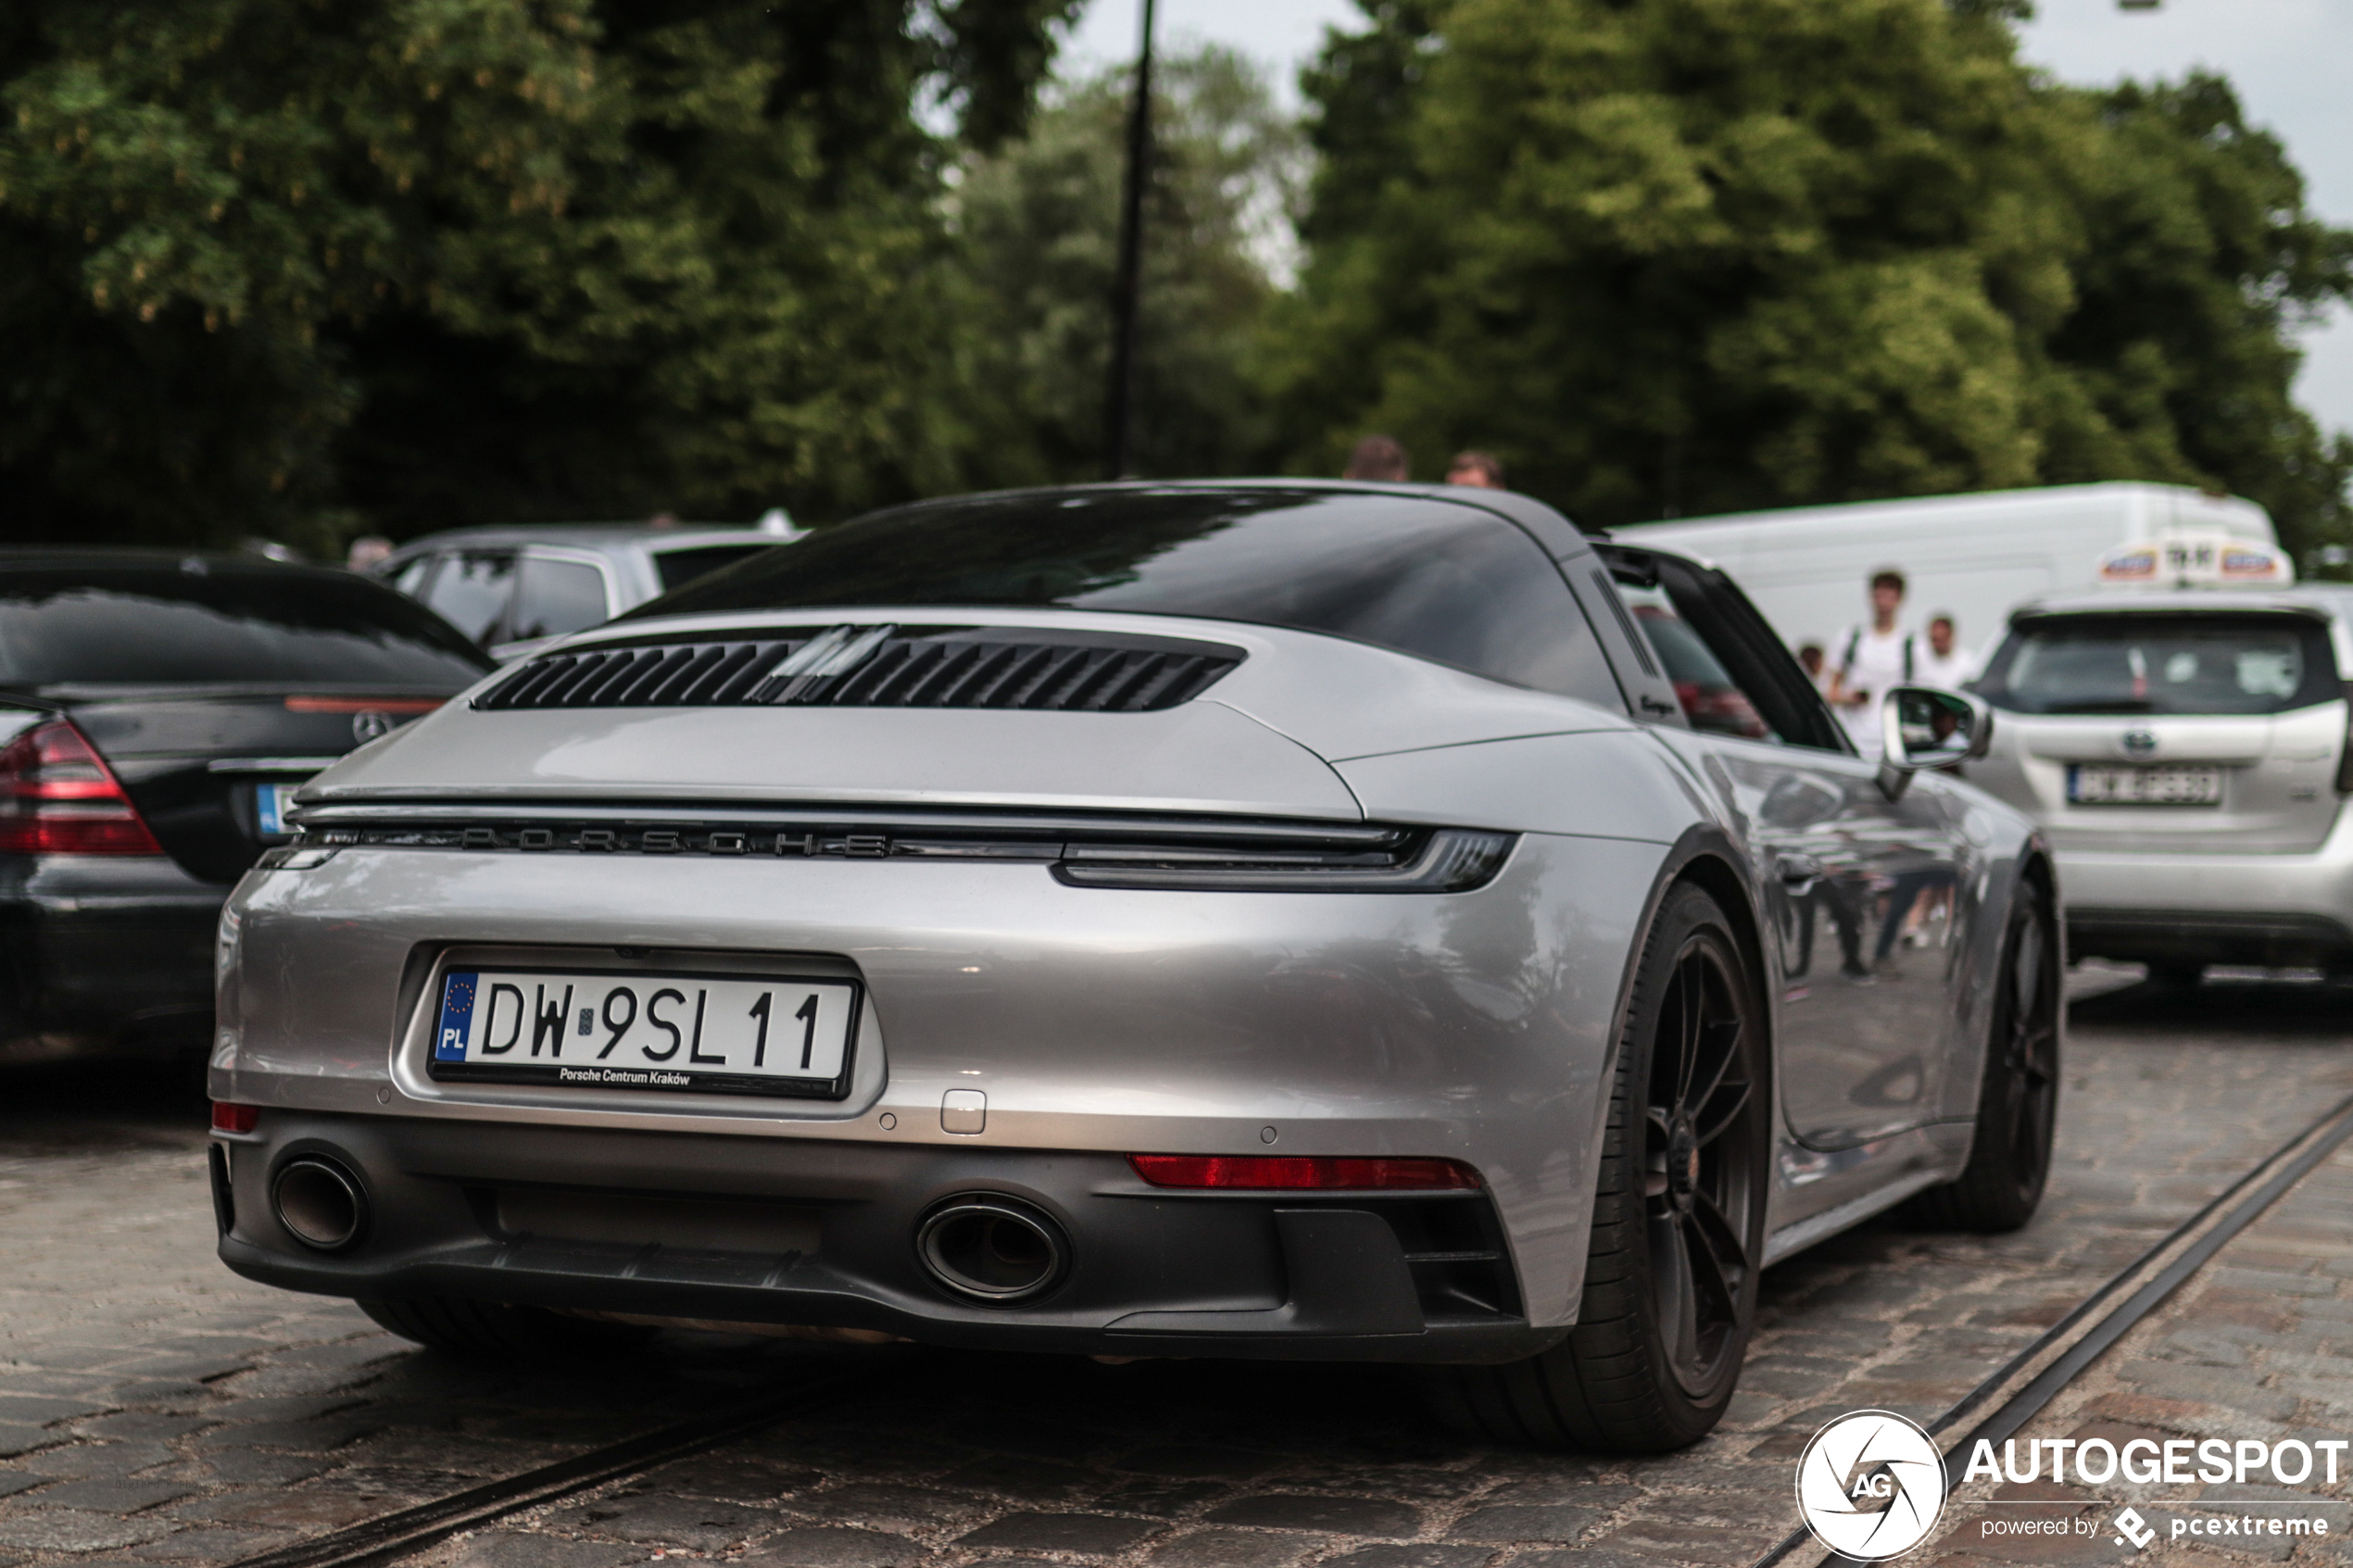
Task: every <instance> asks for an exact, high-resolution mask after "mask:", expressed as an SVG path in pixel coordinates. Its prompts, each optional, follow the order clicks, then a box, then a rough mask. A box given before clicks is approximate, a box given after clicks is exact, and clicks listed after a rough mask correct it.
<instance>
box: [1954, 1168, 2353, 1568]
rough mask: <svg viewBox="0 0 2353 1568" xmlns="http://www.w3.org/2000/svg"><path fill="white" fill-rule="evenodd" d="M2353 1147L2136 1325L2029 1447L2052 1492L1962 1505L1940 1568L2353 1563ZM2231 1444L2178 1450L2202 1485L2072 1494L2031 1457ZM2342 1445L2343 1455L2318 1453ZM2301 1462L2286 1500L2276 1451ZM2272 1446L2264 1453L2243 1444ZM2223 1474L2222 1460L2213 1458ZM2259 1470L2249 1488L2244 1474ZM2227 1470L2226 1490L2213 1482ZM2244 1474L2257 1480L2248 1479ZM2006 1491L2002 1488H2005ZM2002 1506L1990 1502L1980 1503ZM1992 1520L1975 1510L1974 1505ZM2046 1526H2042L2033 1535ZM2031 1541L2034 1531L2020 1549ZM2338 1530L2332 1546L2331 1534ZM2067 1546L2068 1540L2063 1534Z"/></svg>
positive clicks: (2113, 1486) (2036, 1488)
mask: <svg viewBox="0 0 2353 1568" xmlns="http://www.w3.org/2000/svg"><path fill="white" fill-rule="evenodd" d="M2348 1216H2353V1145H2347V1146H2345V1147H2342V1148H2339V1149H2338V1150H2337V1151H2336V1153H2335V1155H2334V1157H2332V1158H2331V1159H2330V1160H2328V1161H2327V1162H2326V1163H2325V1164H2323V1165H2322V1166H2321V1167H2320V1169H2318V1170H2317V1171H2315V1172H2314V1173H2312V1174H2311V1175H2310V1176H2309V1177H2307V1178H2306V1179H2305V1180H2304V1181H2303V1182H2302V1183H2300V1184H2299V1185H2297V1186H2296V1189H2295V1190H2294V1191H2292V1192H2290V1193H2289V1194H2288V1195H2287V1197H2286V1198H2284V1199H2282V1200H2281V1202H2280V1203H2279V1205H2278V1206H2277V1207H2275V1208H2273V1209H2272V1210H2271V1212H2270V1213H2268V1214H2266V1215H2265V1216H2264V1217H2263V1218H2262V1219H2261V1220H2259V1221H2258V1222H2257V1223H2255V1224H2254V1225H2252V1226H2250V1227H2249V1228H2248V1229H2247V1230H2246V1232H2244V1233H2242V1234H2241V1235H2240V1236H2237V1237H2235V1238H2234V1239H2233V1241H2232V1242H2231V1243H2230V1245H2229V1246H2227V1247H2226V1248H2224V1249H2223V1250H2222V1252H2221V1254H2220V1255H2219V1256H2218V1257H2217V1258H2216V1259H2215V1260H2214V1261H2213V1262H2212V1263H2211V1264H2209V1265H2208V1267H2207V1268H2205V1269H2204V1270H2202V1271H2200V1273H2198V1274H2197V1275H2196V1277H2195V1278H2194V1279H2192V1280H2191V1281H2190V1282H2189V1283H2188V1284H2186V1285H2185V1286H2183V1288H2182V1290H2181V1292H2180V1293H2179V1294H2178V1295H2176V1296H2175V1297H2174V1298H2173V1299H2172V1300H2171V1301H2169V1302H2168V1303H2166V1305H2165V1306H2164V1307H2163V1308H2161V1309H2160V1310H2159V1311H2158V1312H2156V1313H2154V1314H2152V1315H2151V1316H2150V1317H2149V1318H2148V1319H2147V1320H2145V1321H2144V1322H2143V1323H2140V1324H2139V1325H2138V1326H2137V1327H2135V1328H2134V1329H2133V1332H2132V1333H2131V1334H2129V1335H2128V1336H2125V1338H2124V1339H2123V1340H2122V1341H2121V1342H2120V1343H2119V1344H2118V1345H2117V1346H2116V1347H2115V1348H2114V1349H2112V1350H2110V1351H2109V1352H2108V1355H2106V1356H2104V1357H2102V1358H2101V1360H2100V1361H2098V1362H2097V1363H2096V1364H2095V1365H2094V1366H2093V1367H2092V1368H2091V1369H2090V1370H2089V1371H2088V1372H2087V1373H2086V1374H2085V1375H2083V1376H2082V1377H2081V1378H2078V1379H2077V1380H2076V1381H2075V1382H2074V1383H2073V1384H2071V1385H2070V1386H2069V1387H2068V1388H2067V1389H2066V1391H2065V1392H2063V1393H2062V1394H2061V1395H2060V1396H2059V1397H2058V1399H2056V1400H2054V1401H2053V1402H2052V1404H2051V1406H2050V1407H2049V1408H2048V1409H2046V1410H2045V1411H2043V1412H2042V1414H2041V1415H2039V1416H2038V1417H2037V1418H2036V1419H2035V1420H2034V1421H2032V1423H2030V1424H2028V1425H2027V1427H2026V1428H2025V1429H2024V1430H2023V1431H2021V1432H2020V1433H2019V1435H2018V1436H2017V1438H2016V1439H2015V1440H2014V1441H2015V1444H2016V1449H2015V1451H2014V1452H2012V1453H2010V1454H2007V1455H2006V1456H2004V1457H2006V1458H2007V1459H2008V1460H2009V1461H2011V1463H2012V1466H2013V1469H2012V1472H2011V1473H2013V1474H2018V1473H2026V1472H2028V1471H2030V1470H2033V1471H2035V1472H2037V1473H2038V1476H2039V1478H2038V1479H2036V1480H2032V1481H2025V1482H2018V1483H2012V1482H2009V1481H2007V1480H2003V1479H2000V1478H1996V1481H1995V1482H1981V1483H1980V1484H1979V1485H1977V1486H1969V1487H1967V1488H1964V1489H1962V1490H1959V1491H1957V1492H1956V1494H1955V1499H1954V1501H1955V1506H1954V1507H1953V1509H1952V1511H1951V1513H1952V1521H1951V1526H1950V1528H1949V1529H1947V1530H1946V1531H1945V1532H1944V1535H1943V1537H1941V1538H1940V1539H1939V1541H1938V1543H1937V1550H1936V1551H1935V1552H1933V1553H1932V1554H1931V1553H1924V1554H1923V1559H1924V1560H1925V1561H1927V1562H1933V1563H1935V1564H1937V1565H1938V1568H1966V1565H1968V1564H1970V1563H1972V1562H2003V1563H2012V1562H2017V1563H2049V1562H2085V1563H2100V1562H2122V1561H2123V1560H2125V1559H2127V1558H2133V1559H2140V1558H2144V1557H2145V1558H2146V1559H2148V1560H2152V1561H2159V1562H2214V1563H2217V1564H2220V1563H2223V1562H2287V1561H2294V1562H2347V1561H2353V1447H2349V1446H2348V1439H2353V1224H2348V1223H2347V1219H2348ZM2136 1438H2137V1439H2145V1440H2146V1441H2148V1442H2151V1443H2154V1444H2157V1445H2159V1448H2158V1452H2157V1453H2156V1454H2147V1453H2146V1450H2144V1454H2145V1457H2146V1458H2147V1459H2148V1460H2149V1461H2153V1462H2161V1456H2162V1454H2163V1449H2162V1445H2163V1444H2165V1443H2167V1442H2169V1441H2172V1442H2175V1443H2179V1442H2181V1441H2182V1440H2184V1439H2187V1440H2189V1441H2190V1442H2192V1443H2193V1444H2197V1443H2203V1442H2205V1441H2206V1440H2208V1439H2215V1438H2219V1439H2221V1440H2222V1441H2223V1442H2224V1443H2225V1444H2227V1445H2229V1447H2228V1448H2227V1449H2225V1450H2224V1451H2223V1452H2221V1453H2220V1454H2216V1455H2211V1456H2209V1455H2207V1454H2204V1453H2201V1452H2200V1451H2199V1450H2198V1449H2196V1448H2190V1449H2179V1450H2177V1457H2178V1458H2179V1459H2180V1461H2182V1467H2183V1470H2184V1471H2185V1472H2186V1473H2187V1474H2189V1475H2190V1476H2191V1479H2189V1480H2187V1481H2177V1482H2170V1483H2169V1482H2166V1481H2164V1480H2162V1479H2158V1480H2156V1481H2153V1482H2134V1481H2132V1480H2130V1479H2128V1478H2126V1477H2125V1476H2124V1475H2122V1474H2118V1475H2116V1476H2114V1477H2112V1478H2111V1479H2110V1480H2109V1481H2108V1483H2107V1484H2105V1485H2100V1486H2090V1485H2084V1484H2082V1483H2080V1481H2079V1480H2078V1479H2077V1477H2076V1476H2075V1474H2074V1473H2073V1471H2072V1470H2070V1472H2069V1473H2068V1477H2067V1484H2064V1485H2054V1484H2053V1483H2052V1481H2051V1479H2050V1477H2051V1473H2052V1469H2053V1464H2052V1462H2051V1460H2050V1459H2049V1458H2048V1457H2044V1458H2042V1461H2041V1462H2040V1463H2039V1465H2038V1464H2036V1463H2035V1461H2036V1459H2037V1457H2038V1456H2037V1455H2035V1454H2034V1453H2033V1452H2032V1451H2031V1450H2029V1449H2027V1445H2028V1444H2029V1443H2033V1442H2044V1443H2047V1442H2051V1441H2052V1440H2054V1439H2066V1440H2069V1441H2070V1442H2071V1443H2073V1444H2075V1445H2078V1446H2080V1445H2082V1444H2083V1443H2087V1442H2093V1441H2097V1440H2105V1441H2107V1442H2108V1444H2109V1445H2110V1446H2111V1447H2113V1448H2115V1449H2118V1450H2120V1451H2121V1450H2122V1449H2124V1447H2125V1445H2126V1444H2128V1443H2130V1442H2132V1441H2133V1440H2134V1439H2136ZM2332 1440H2334V1442H2335V1443H2336V1445H2337V1448H2336V1451H2335V1453H2334V1456H2332V1455H2331V1454H2329V1453H2328V1452H2327V1451H2326V1450H2318V1451H2315V1449H2314V1445H2317V1444H2320V1443H2323V1442H2328V1441H2332ZM2283 1441H2291V1442H2300V1443H2303V1444H2304V1445H2306V1449H2305V1450H2304V1451H2303V1452H2292V1453H2291V1454H2289V1455H2288V1456H2285V1458H2284V1461H2283V1462H2284V1465H2285V1468H2286V1470H2287V1475H2288V1479H2289V1480H2291V1481H2295V1482H2296V1483H2298V1484H2295V1485H2283V1484H2282V1482H2281V1478H2280V1477H2278V1476H2277V1475H2275V1474H2272V1473H2271V1456H2270V1453H2269V1452H2268V1450H2269V1449H2271V1446H2272V1445H2276V1444H2279V1443H2281V1442H2283ZM2241 1442H2246V1443H2248V1444H2250V1445H2254V1444H2260V1445H2262V1446H2263V1447H2264V1449H2266V1450H2267V1451H2266V1452H2264V1453H2262V1454H2257V1453H2255V1452H2253V1451H2252V1450H2251V1449H2250V1451H2247V1452H2245V1453H2242V1452H2240V1451H2239V1449H2238V1448H2237V1445H2238V1444H2240V1443H2241ZM2209 1458H2210V1459H2211V1460H2212V1461H2213V1462H2212V1463H2211V1464H2208V1462H2206V1461H2208V1459H2209ZM2242 1459H2244V1460H2245V1461H2246V1463H2247V1468H2246V1471H2245V1472H2244V1473H2242V1472H2241V1471H2240V1470H2239V1469H2238V1464H2237V1461H2240V1460H2242ZM2106 1463H2107V1459H2106V1456H2105V1455H2102V1456H2100V1458H2099V1460H2098V1461H2097V1462H2095V1469H2099V1468H2103V1467H2105V1465H2106ZM2225 1463H2227V1464H2228V1465H2229V1468H2230V1472H2231V1473H2230V1474H2229V1475H2228V1477H2226V1478H2225V1479H2223V1480H2220V1481H2210V1480H2207V1479H2204V1478H2203V1477H2202V1476H2201V1475H2200V1474H2199V1472H2200V1471H2201V1470H2205V1471H2207V1472H2208V1474H2213V1473H2215V1472H2217V1471H2219V1470H2220V1469H2221V1466H2222V1465H2223V1464H2225ZM2242 1474H2244V1477H2245V1478H2244V1479H2242V1478H2241V1476H2242ZM1996 1482H1998V1484H1996ZM1981 1498H1982V1499H1986V1500H1984V1501H1982V1502H1977V1501H1976V1499H1981ZM1973 1503H1974V1504H1975V1506H1971V1505H1972V1504H1973ZM2127 1507H2130V1508H2132V1509H2133V1511H2134V1512H2136V1513H2137V1514H2138V1516H2139V1519H2138V1522H2137V1527H2138V1528H2139V1529H2140V1530H2142V1531H2153V1532H2154V1533H2155V1536H2154V1539H2151V1540H2150V1541H2149V1543H2148V1545H2147V1547H2146V1548H2145V1549H2140V1548H2135V1547H2133V1546H2132V1545H2130V1544H2128V1543H2127V1542H2126V1541H2125V1540H2124V1539H2123V1537H2121V1536H2120V1534H2119V1530H2120V1526H2118V1525H2117V1524H2116V1523H2115V1521H2116V1518H2117V1515H2118V1514H2119V1513H2120V1512H2121V1511H2122V1510H2123V1509H2125V1508H2127ZM2028 1521H2032V1525H2026V1522H2028ZM2021 1526H2026V1527H2027V1528H2029V1529H2031V1530H2032V1532H2033V1533H2032V1534H2022V1533H2017V1532H2019V1531H2020V1528H2021ZM2323 1529H2325V1534H2322V1533H2321V1532H2322V1530H2323ZM2059 1531H2065V1532H2066V1533H2065V1534H2064V1535H2060V1534H2057V1533H2056V1532H2059Z"/></svg>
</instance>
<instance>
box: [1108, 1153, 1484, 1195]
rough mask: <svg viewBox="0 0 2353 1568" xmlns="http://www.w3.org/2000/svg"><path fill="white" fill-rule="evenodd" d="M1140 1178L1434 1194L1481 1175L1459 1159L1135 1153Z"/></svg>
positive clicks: (1162, 1182) (1159, 1183) (1182, 1183)
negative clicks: (1431, 1191) (1436, 1191)
mask: <svg viewBox="0 0 2353 1568" xmlns="http://www.w3.org/2000/svg"><path fill="white" fill-rule="evenodd" d="M1127 1163H1129V1164H1130V1165H1133V1166H1134V1167H1135V1168H1136V1174H1138V1175H1139V1176H1141V1177H1143V1178H1144V1180H1146V1181H1148V1182H1150V1183H1151V1185H1154V1186H1156V1187H1250V1188H1253V1189H1257V1190H1261V1191H1271V1190H1294V1189H1297V1188H1302V1187H1316V1188H1321V1189H1324V1190H1327V1191H1330V1190H1342V1189H1344V1190H1348V1191H1356V1192H1365V1191H1377V1192H1378V1191H1390V1192H1397V1191H1425V1192H1426V1191H1428V1190H1430V1189H1431V1188H1445V1187H1476V1186H1477V1185H1478V1172H1476V1171H1473V1170H1472V1169H1471V1168H1470V1167H1469V1166H1467V1165H1465V1164H1463V1163H1461V1162H1460V1161H1458V1160H1381V1159H1372V1160H1366V1159H1358V1158H1355V1157H1353V1156H1347V1157H1341V1158H1337V1159H1334V1158H1327V1157H1325V1156H1321V1155H1273V1154H1131V1155H1129V1156H1128V1157H1127Z"/></svg>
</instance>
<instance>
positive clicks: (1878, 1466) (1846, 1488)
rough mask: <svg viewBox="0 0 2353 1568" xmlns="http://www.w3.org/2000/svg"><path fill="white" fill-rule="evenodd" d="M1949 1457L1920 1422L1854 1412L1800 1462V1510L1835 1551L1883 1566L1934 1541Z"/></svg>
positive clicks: (1818, 1437) (1817, 1439) (1819, 1437)
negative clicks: (1932, 1539) (1925, 1541)
mask: <svg viewBox="0 0 2353 1568" xmlns="http://www.w3.org/2000/svg"><path fill="white" fill-rule="evenodd" d="M1944 1491H1945V1479H1944V1455H1943V1454H1941V1453H1939V1452H1938V1451H1937V1449H1936V1444H1935V1443H1934V1442H1933V1441H1931V1439H1930V1437H1929V1435H1928V1434H1927V1433H1926V1432H1925V1431H1923V1430H1921V1428H1920V1427H1919V1424H1917V1423H1914V1422H1911V1421H1907V1420H1906V1419H1905V1418H1904V1417H1903V1416H1900V1415H1897V1414H1896V1413H1895V1412H1894V1411H1852V1412H1850V1413H1848V1414H1846V1415H1842V1416H1840V1417H1839V1418H1838V1419H1837V1420H1835V1421H1832V1422H1830V1423H1828V1424H1826V1425H1824V1426H1823V1427H1822V1429H1821V1430H1820V1431H1818V1432H1817V1433H1815V1434H1814V1438H1813V1441H1811V1442H1809V1443H1807V1444H1806V1452H1805V1453H1804V1454H1803V1455H1802V1456H1800V1458H1799V1459H1798V1461H1797V1507H1798V1511H1799V1512H1801V1513H1803V1514H1804V1515H1805V1516H1806V1528H1807V1529H1809V1530H1811V1531H1813V1532H1814V1538H1815V1539H1817V1540H1818V1541H1820V1542H1821V1543H1822V1544H1823V1545H1824V1546H1826V1547H1829V1548H1830V1549H1831V1550H1832V1551H1835V1552H1839V1553H1842V1554H1843V1555H1844V1556H1847V1557H1851V1558H1855V1559H1856V1560H1857V1561H1860V1562H1880V1561H1881V1560H1883V1559H1886V1558H1890V1557H1895V1556H1898V1555H1900V1554H1902V1553H1904V1552H1907V1551H1909V1550H1911V1549H1913V1548H1914V1547H1916V1546H1918V1545H1919V1544H1920V1542H1922V1541H1924V1540H1926V1539H1928V1536H1929V1532H1930V1531H1931V1530H1933V1529H1935V1528H1936V1521H1937V1517H1938V1516H1939V1515H1940V1514H1942V1513H1943V1512H1944Z"/></svg>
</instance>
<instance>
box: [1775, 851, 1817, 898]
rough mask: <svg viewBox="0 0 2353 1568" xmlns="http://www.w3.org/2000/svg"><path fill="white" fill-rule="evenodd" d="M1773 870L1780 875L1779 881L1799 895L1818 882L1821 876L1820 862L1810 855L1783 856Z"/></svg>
mask: <svg viewBox="0 0 2353 1568" xmlns="http://www.w3.org/2000/svg"><path fill="white" fill-rule="evenodd" d="M1773 869H1774V870H1775V871H1777V872H1780V878H1781V880H1782V881H1783V882H1785V883H1787V884H1789V885H1790V886H1791V888H1793V890H1795V891H1797V892H1801V893H1802V892H1804V891H1805V890H1806V888H1808V887H1810V886H1812V885H1813V884H1815V883H1816V882H1818V881H1819V880H1820V878H1821V875H1822V862H1821V861H1819V860H1817V859H1814V857H1813V856H1811V855H1784V856H1782V857H1781V858H1780V860H1779V861H1778V862H1777V863H1776V864H1775V866H1774V868H1773Z"/></svg>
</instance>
